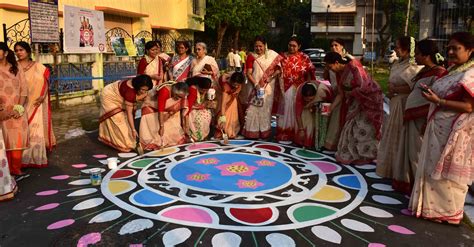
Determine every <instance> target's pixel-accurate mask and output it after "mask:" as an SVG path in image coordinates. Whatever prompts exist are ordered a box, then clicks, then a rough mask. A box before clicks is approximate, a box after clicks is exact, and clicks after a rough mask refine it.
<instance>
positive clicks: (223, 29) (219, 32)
mask: <svg viewBox="0 0 474 247" xmlns="http://www.w3.org/2000/svg"><path fill="white" fill-rule="evenodd" d="M227 27H228V25H227V23H221V24H219V27H218V28H217V48H216V57H215V58H216V59H218V58H219V57H220V54H221V48H222V40H224V35H225V32H226V31H227Z"/></svg>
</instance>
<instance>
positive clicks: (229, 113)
mask: <svg viewBox="0 0 474 247" xmlns="http://www.w3.org/2000/svg"><path fill="white" fill-rule="evenodd" d="M220 86H221V88H220V91H221V92H222V97H221V100H220V107H219V108H220V110H219V112H218V114H217V116H220V115H222V112H224V114H223V115H224V116H225V118H226V122H225V124H224V130H223V131H224V133H226V134H227V137H229V138H236V137H237V135H238V134H239V131H240V121H239V97H238V96H239V93H240V90H241V89H242V86H241V85H239V86H238V87H237V88H236V89H231V88H230V86H229V85H228V83H227V82H223V83H221V85H220ZM222 109H224V111H223V110H222ZM214 136H215V137H216V138H221V137H222V133H221V131H220V130H217V131H216V133H215V135H214Z"/></svg>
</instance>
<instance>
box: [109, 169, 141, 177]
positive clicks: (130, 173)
mask: <svg viewBox="0 0 474 247" xmlns="http://www.w3.org/2000/svg"><path fill="white" fill-rule="evenodd" d="M133 175H135V171H133V170H129V169H123V170H118V171H116V172H115V173H114V175H112V177H110V178H112V179H120V178H128V177H131V176H133Z"/></svg>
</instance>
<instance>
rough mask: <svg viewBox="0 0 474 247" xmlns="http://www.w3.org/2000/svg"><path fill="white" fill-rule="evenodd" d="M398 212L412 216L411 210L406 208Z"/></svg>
mask: <svg viewBox="0 0 474 247" xmlns="http://www.w3.org/2000/svg"><path fill="white" fill-rule="evenodd" d="M400 212H402V214H404V215H407V216H413V212H412V211H411V210H410V209H407V208H404V209H402V210H401V211H400Z"/></svg>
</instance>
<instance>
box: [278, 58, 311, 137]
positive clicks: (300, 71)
mask: <svg viewBox="0 0 474 247" xmlns="http://www.w3.org/2000/svg"><path fill="white" fill-rule="evenodd" d="M281 67H282V80H283V90H284V92H281V90H280V88H279V87H277V88H276V89H275V91H277V92H278V93H276V95H275V101H274V102H275V103H278V107H279V110H278V114H277V116H278V118H277V135H276V139H277V140H278V141H295V131H296V125H297V124H296V116H295V108H294V107H295V100H296V92H297V88H298V87H299V86H300V85H302V84H303V83H304V82H306V81H307V78H308V77H309V78H311V79H315V78H314V73H315V70H316V69H315V67H314V65H313V64H312V63H311V60H310V59H309V57H308V55H306V54H304V53H302V52H298V53H296V54H294V55H290V54H283V56H282V60H281ZM308 75H309V76H308ZM281 94H283V97H282V96H281Z"/></svg>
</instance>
